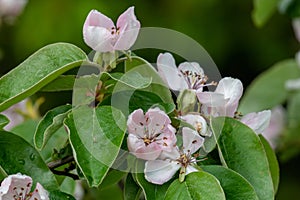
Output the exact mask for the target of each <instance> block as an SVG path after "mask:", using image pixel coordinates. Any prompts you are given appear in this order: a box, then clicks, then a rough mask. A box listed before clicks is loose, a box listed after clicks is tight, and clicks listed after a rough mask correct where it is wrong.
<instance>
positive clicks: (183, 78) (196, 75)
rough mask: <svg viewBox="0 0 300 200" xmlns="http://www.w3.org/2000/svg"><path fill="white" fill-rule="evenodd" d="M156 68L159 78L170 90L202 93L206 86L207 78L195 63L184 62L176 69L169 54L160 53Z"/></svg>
mask: <svg viewBox="0 0 300 200" xmlns="http://www.w3.org/2000/svg"><path fill="white" fill-rule="evenodd" d="M157 68H158V73H159V75H160V76H161V78H162V79H163V80H164V82H165V83H166V84H167V85H168V86H169V88H170V89H172V90H176V91H181V90H184V89H191V90H195V91H196V90H200V91H202V88H203V87H204V86H206V85H205V84H206V81H207V77H206V76H205V74H204V71H203V69H202V68H201V67H200V65H199V64H198V63H196V62H184V63H181V64H180V65H179V66H178V68H177V67H176V64H175V59H174V58H173V56H172V55H171V54H170V53H161V54H159V56H158V57H157Z"/></svg>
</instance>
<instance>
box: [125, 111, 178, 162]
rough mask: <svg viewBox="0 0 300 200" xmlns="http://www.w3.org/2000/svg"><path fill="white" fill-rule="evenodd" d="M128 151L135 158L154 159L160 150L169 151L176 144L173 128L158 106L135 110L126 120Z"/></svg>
mask: <svg viewBox="0 0 300 200" xmlns="http://www.w3.org/2000/svg"><path fill="white" fill-rule="evenodd" d="M127 129H128V133H129V135H128V138H127V146H128V149H129V151H130V152H131V153H132V154H134V155H135V156H136V157H137V158H141V159H144V160H155V159H156V158H157V157H158V156H159V155H160V154H161V152H162V151H168V152H170V151H171V150H172V149H173V147H174V145H175V144H176V136H175V132H176V130H175V128H173V127H172V125H171V120H170V118H169V117H168V115H167V114H166V113H164V112H163V111H161V110H160V109H159V108H154V109H149V110H148V111H147V112H146V114H145V115H144V112H143V110H142V109H138V110H135V111H134V112H133V113H131V114H130V115H129V117H128V121H127Z"/></svg>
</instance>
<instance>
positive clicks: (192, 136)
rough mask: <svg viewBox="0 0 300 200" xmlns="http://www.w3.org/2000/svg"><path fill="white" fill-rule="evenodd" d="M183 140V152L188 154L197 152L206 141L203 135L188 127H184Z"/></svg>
mask: <svg viewBox="0 0 300 200" xmlns="http://www.w3.org/2000/svg"><path fill="white" fill-rule="evenodd" d="M182 140H183V145H182V146H183V152H184V153H186V154H188V153H190V154H193V153H195V152H196V151H197V150H198V149H199V148H200V147H201V146H202V145H203V142H204V139H203V137H201V136H200V135H199V134H198V133H197V132H196V131H194V130H193V129H190V128H188V127H184V128H183V129H182Z"/></svg>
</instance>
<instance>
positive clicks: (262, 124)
mask: <svg viewBox="0 0 300 200" xmlns="http://www.w3.org/2000/svg"><path fill="white" fill-rule="evenodd" d="M270 119H271V111H270V110H264V111H262V112H258V113H249V114H247V115H245V116H243V117H242V119H241V122H243V123H244V124H246V125H247V126H249V127H250V128H252V129H253V130H254V132H256V133H258V134H261V133H263V132H264V130H265V129H266V128H267V127H268V126H269V123H270Z"/></svg>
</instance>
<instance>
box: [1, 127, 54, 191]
mask: <svg viewBox="0 0 300 200" xmlns="http://www.w3.org/2000/svg"><path fill="white" fill-rule="evenodd" d="M0 146H1V151H0V167H1V168H2V169H3V170H4V171H5V172H6V174H8V175H9V174H16V173H18V172H20V173H22V174H26V175H28V176H31V177H32V179H33V181H34V182H39V183H40V184H42V185H43V187H44V188H45V189H47V190H51V189H57V188H58V185H57V182H56V179H55V177H54V175H53V174H52V172H51V171H50V170H49V168H48V167H47V165H46V164H45V162H44V161H43V159H42V158H41V156H40V154H39V153H38V152H37V151H36V150H35V149H34V148H33V147H32V146H31V145H30V144H29V143H28V142H26V141H25V140H24V139H23V138H21V137H19V136H17V135H15V134H13V133H9V132H6V131H0Z"/></svg>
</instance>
